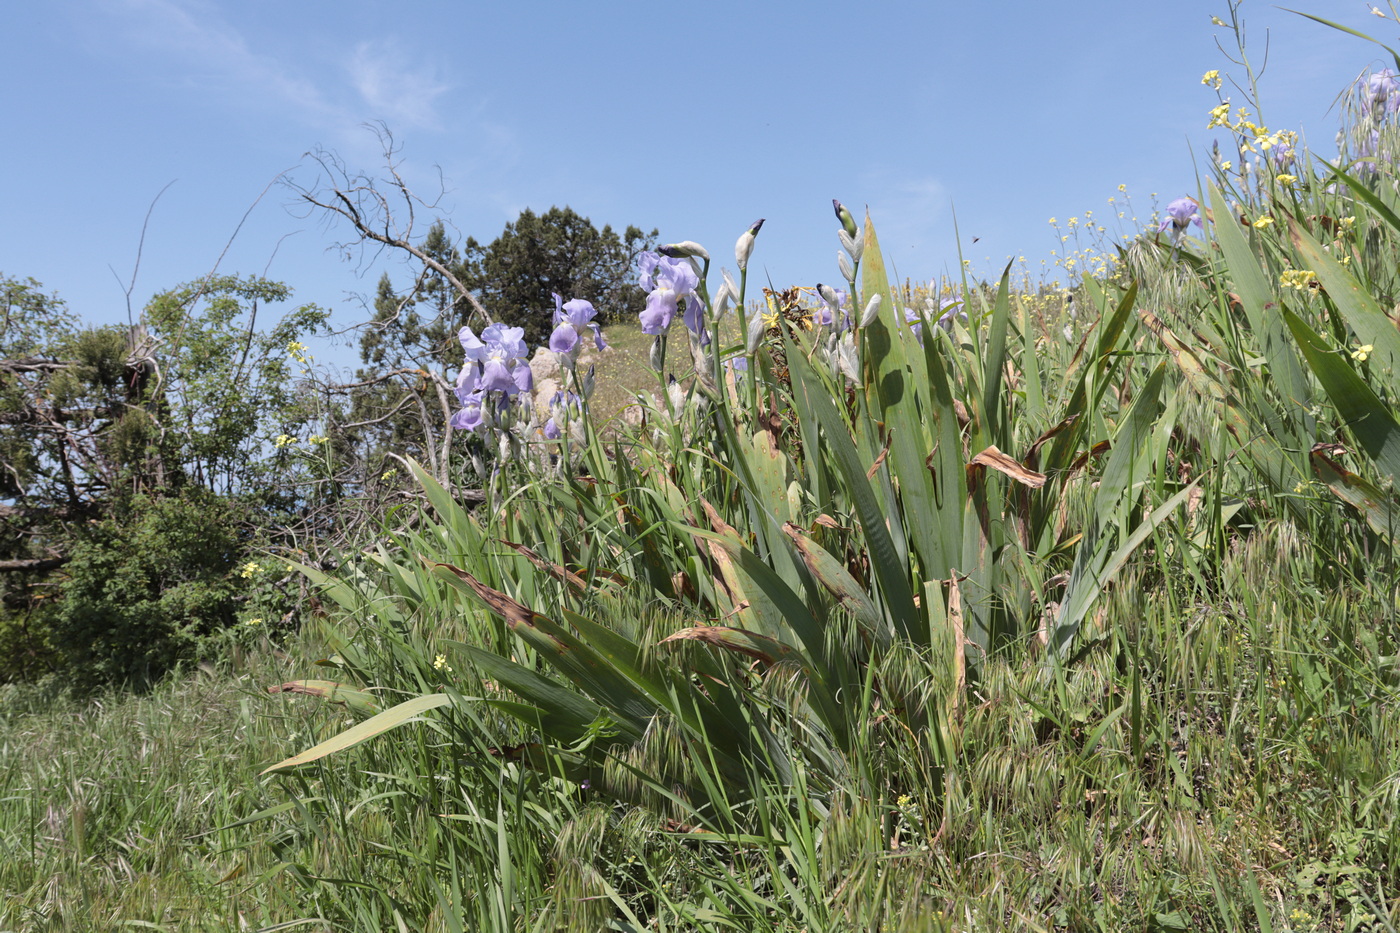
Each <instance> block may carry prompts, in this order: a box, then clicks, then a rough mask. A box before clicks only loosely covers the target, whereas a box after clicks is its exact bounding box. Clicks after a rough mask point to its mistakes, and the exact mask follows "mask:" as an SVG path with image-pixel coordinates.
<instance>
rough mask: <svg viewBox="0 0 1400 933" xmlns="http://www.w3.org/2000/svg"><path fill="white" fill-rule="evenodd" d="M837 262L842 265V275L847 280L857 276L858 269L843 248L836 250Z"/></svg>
mask: <svg viewBox="0 0 1400 933" xmlns="http://www.w3.org/2000/svg"><path fill="white" fill-rule="evenodd" d="M836 264H837V265H838V266H840V267H841V277H842V278H844V279H845V280H846V281H848V282H849V281H850V280H851V279H853V278H855V277H856V270H855V268H854V267H852V266H851V260H850V257H848V256H847V255H846V254H845V253H844V252H842V251H841V250H837V251H836Z"/></svg>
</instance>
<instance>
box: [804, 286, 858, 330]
mask: <svg viewBox="0 0 1400 933" xmlns="http://www.w3.org/2000/svg"><path fill="white" fill-rule="evenodd" d="M823 290H829V291H830V292H831V296H830V297H829V298H828V297H827V296H826V295H825V294H823ZM817 297H819V298H821V300H822V303H821V307H819V308H815V309H813V311H812V323H813V324H815V325H816V326H817V327H832V326H835V325H836V322H837V321H838V320H839V321H840V322H841V323H840V325H839V327H838V328H837V330H838V332H839V331H846V330H849V329H850V327H851V316H850V315H849V314H846V313H845V312H843V311H842V310H841V309H842V308H844V307H845V306H846V299H847V298H848V297H849V296H848V295H847V294H846V290H845V289H844V288H837V287H835V286H834V285H825V286H823V285H818V286H817Z"/></svg>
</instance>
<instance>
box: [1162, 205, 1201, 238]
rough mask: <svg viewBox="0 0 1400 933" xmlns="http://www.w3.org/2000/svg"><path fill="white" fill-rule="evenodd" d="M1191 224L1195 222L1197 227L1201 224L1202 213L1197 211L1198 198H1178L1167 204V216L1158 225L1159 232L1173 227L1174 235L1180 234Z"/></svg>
mask: <svg viewBox="0 0 1400 933" xmlns="http://www.w3.org/2000/svg"><path fill="white" fill-rule="evenodd" d="M1191 224H1195V225H1196V226H1197V227H1199V226H1200V225H1201V215H1200V213H1199V212H1198V211H1197V204H1196V199H1195V198H1177V199H1176V200H1175V201H1173V202H1171V203H1170V204H1168V205H1167V216H1166V218H1165V219H1164V220H1163V221H1162V223H1161V224H1160V225H1159V226H1158V227H1157V232H1158V233H1160V232H1162V231H1163V230H1165V229H1167V228H1168V227H1171V228H1172V235H1173V236H1180V235H1181V231H1183V230H1185V229H1186V228H1187V227H1189V226H1190V225H1191Z"/></svg>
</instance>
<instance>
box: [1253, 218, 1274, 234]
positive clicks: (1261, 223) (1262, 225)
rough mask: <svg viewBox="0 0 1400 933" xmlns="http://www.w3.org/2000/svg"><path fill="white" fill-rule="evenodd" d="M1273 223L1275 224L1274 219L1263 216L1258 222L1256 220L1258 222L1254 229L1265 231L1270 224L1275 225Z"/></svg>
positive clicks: (1255, 223)
mask: <svg viewBox="0 0 1400 933" xmlns="http://www.w3.org/2000/svg"><path fill="white" fill-rule="evenodd" d="M1273 222H1274V219H1273V218H1272V217H1269V216H1267V215H1265V216H1263V217H1260V218H1259V219H1258V220H1256V221H1255V222H1254V227H1255V229H1258V230H1263V229H1264V228H1265V227H1267V226H1268V225H1269V224H1271V223H1273Z"/></svg>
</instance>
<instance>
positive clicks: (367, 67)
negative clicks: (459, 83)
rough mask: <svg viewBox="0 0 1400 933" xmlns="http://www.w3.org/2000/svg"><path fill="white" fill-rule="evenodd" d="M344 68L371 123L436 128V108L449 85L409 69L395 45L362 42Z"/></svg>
mask: <svg viewBox="0 0 1400 933" xmlns="http://www.w3.org/2000/svg"><path fill="white" fill-rule="evenodd" d="M347 68H348V70H349V72H350V80H351V83H352V84H354V86H355V90H356V91H358V92H359V94H360V98H361V100H362V101H363V102H364V104H365V106H367V107H369V108H370V110H372V111H373V119H376V120H383V121H385V122H387V123H388V124H389V125H390V126H406V127H422V128H426V129H437V128H439V125H440V121H439V120H438V116H437V112H436V110H435V105H436V102H437V99H438V98H439V97H441V96H442V95H443V94H444V93H445V92H446V91H447V90H448V89H449V88H448V85H446V84H444V83H443V82H442V81H440V80H439V79H438V78H437V77H436V76H435V75H433V74H431V73H430V71H429V70H428V69H426V68H423V67H421V66H418V67H414V66H412V65H410V64H409V63H408V56H407V55H404V54H403V53H402V52H401V51H400V50H399V49H398V47H397V45H396V44H395V43H390V42H383V41H377V42H361V43H360V44H359V45H357V46H355V52H354V54H353V55H352V56H351V57H350V61H349V63H348V65H347Z"/></svg>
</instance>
